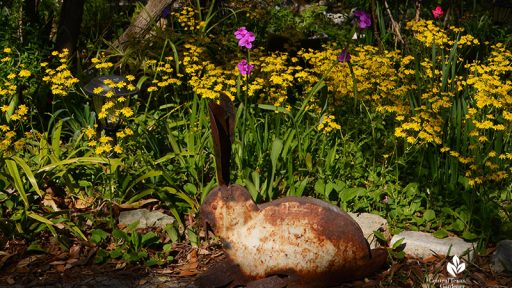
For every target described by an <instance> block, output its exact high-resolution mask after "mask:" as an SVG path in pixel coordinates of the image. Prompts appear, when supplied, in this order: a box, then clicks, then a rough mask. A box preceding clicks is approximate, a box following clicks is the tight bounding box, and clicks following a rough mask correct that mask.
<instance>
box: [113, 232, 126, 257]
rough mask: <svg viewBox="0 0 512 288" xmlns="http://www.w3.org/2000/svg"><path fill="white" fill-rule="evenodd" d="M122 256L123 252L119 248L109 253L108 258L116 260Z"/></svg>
mask: <svg viewBox="0 0 512 288" xmlns="http://www.w3.org/2000/svg"><path fill="white" fill-rule="evenodd" d="M112 234H113V233H112ZM124 254H125V252H124V251H123V250H122V249H121V248H116V249H115V250H113V251H111V252H110V257H111V258H114V259H116V258H119V257H121V256H123V255H124Z"/></svg>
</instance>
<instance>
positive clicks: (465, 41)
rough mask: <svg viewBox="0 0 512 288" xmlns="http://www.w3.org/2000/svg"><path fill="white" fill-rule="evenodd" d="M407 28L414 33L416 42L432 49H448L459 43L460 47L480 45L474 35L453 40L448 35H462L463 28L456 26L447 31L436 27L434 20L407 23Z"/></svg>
mask: <svg viewBox="0 0 512 288" xmlns="http://www.w3.org/2000/svg"><path fill="white" fill-rule="evenodd" d="M406 27H407V29H409V30H411V31H412V32H413V33H414V38H415V39H416V40H418V41H420V42H421V43H423V44H424V45H425V46H426V47H430V48H431V47H433V46H434V45H435V46H436V47H439V48H446V49H448V48H450V47H451V46H453V45H454V44H455V43H457V45H459V46H465V45H467V46H471V45H479V44H480V42H479V41H478V39H475V38H474V37H473V36H472V35H469V34H468V35H463V36H460V38H459V39H458V40H453V39H451V38H450V36H449V35H448V32H450V31H451V32H453V33H455V34H460V33H461V32H463V31H464V29H463V28H460V27H455V26H454V27H451V28H450V29H449V30H448V31H446V30H444V29H442V28H440V27H438V26H437V25H435V23H434V21H432V20H419V21H409V22H407V24H406Z"/></svg>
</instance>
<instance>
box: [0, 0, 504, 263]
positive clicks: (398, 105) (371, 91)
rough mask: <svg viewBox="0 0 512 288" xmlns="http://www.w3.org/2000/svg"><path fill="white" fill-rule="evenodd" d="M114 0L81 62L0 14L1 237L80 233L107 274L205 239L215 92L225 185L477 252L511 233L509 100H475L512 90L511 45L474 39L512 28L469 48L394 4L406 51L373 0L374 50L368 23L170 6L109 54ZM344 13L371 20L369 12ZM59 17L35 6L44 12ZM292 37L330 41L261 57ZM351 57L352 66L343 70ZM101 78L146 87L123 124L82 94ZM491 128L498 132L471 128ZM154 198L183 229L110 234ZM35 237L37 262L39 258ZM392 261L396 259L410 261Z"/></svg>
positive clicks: (86, 38) (480, 27) (483, 18)
mask: <svg viewBox="0 0 512 288" xmlns="http://www.w3.org/2000/svg"><path fill="white" fill-rule="evenodd" d="M43 2H45V1H43ZM49 2H51V3H53V2H52V1H49ZM107 2H108V1H102V0H95V1H89V2H87V7H88V8H87V9H90V10H87V12H86V14H85V15H84V28H91V29H89V30H87V29H85V31H86V33H84V35H82V36H83V39H82V40H81V41H82V45H83V46H82V47H80V49H79V51H82V52H83V56H84V57H83V58H82V59H81V60H80V61H78V63H77V64H78V68H77V69H72V68H70V67H71V63H70V62H68V58H69V57H70V56H69V55H67V53H65V52H63V51H56V52H54V53H50V52H47V51H46V49H47V48H43V47H42V44H37V45H41V46H37V45H36V44H33V45H34V46H33V47H30V48H27V47H24V46H23V45H22V44H21V43H17V42H11V40H12V39H11V38H12V35H15V34H16V33H17V31H16V30H17V28H19V27H17V26H16V24H15V23H17V22H15V21H14V22H13V19H14V20H16V19H18V18H17V17H18V16H17V15H16V14H15V13H13V11H15V9H18V8H19V5H21V4H20V2H17V1H14V2H12V3H13V4H12V6H9V7H7V8H2V10H1V11H0V14H1V16H2V17H1V18H0V19H2V20H0V21H1V22H0V23H2V24H5V25H4V26H3V27H6V29H7V32H0V36H1V38H0V43H2V44H3V45H4V46H3V47H2V48H9V49H6V50H3V49H2V51H0V59H5V60H3V61H2V62H0V68H2V69H0V76H2V79H7V80H6V81H4V82H3V83H0V91H1V92H2V97H1V98H0V105H1V106H2V107H1V108H2V112H1V113H2V114H1V115H0V116H1V117H0V125H2V126H1V127H0V128H1V130H2V131H1V132H0V133H1V134H0V135H1V137H2V138H1V139H0V140H1V141H0V143H1V144H0V146H1V152H0V163H1V167H0V231H1V232H2V234H3V235H9V237H13V238H18V237H26V238H28V239H31V240H33V239H37V237H38V235H40V234H41V233H43V232H45V233H46V232H49V233H51V234H53V235H55V236H56V235H61V234H63V236H62V237H63V239H64V238H68V239H69V238H73V237H75V238H81V239H89V240H90V241H91V242H92V243H94V244H95V245H97V246H98V247H99V248H100V249H99V250H98V254H97V255H96V260H97V261H98V262H100V263H102V262H106V261H109V260H110V259H123V260H125V261H126V262H132V263H145V264H146V265H149V266H151V265H157V264H162V263H166V262H168V261H172V260H173V256H172V255H173V243H175V242H176V241H183V240H185V239H186V241H188V242H190V243H191V244H192V245H193V246H199V245H200V241H201V239H200V234H199V233H198V231H197V230H196V228H195V227H190V225H189V224H190V223H188V222H187V221H184V219H185V215H194V216H195V215H197V212H198V210H199V207H200V203H201V202H202V201H203V200H204V198H205V197H206V195H207V194H208V192H209V191H210V190H211V189H213V187H215V186H216V184H217V182H216V176H215V174H214V173H215V169H214V156H213V147H212V145H213V144H212V141H211V139H210V130H209V129H210V128H209V118H208V110H207V103H208V102H209V101H216V100H217V99H218V95H219V93H221V92H223V93H226V94H228V95H229V96H232V97H233V98H234V101H233V102H234V105H235V107H236V109H237V112H236V113H237V114H236V117H237V126H236V135H235V141H234V144H233V155H232V156H233V157H232V167H231V168H232V170H233V172H232V176H231V177H232V178H231V179H232V181H233V182H236V183H240V184H242V185H244V186H245V187H247V189H248V190H249V192H250V193H251V196H252V197H253V198H254V199H255V200H256V201H258V202H261V201H270V200H273V199H276V198H279V197H284V196H314V197H317V198H320V199H323V200H325V201H328V202H330V203H333V204H335V205H338V206H340V207H341V208H342V209H344V210H348V211H356V212H363V211H365V212H373V213H377V214H380V215H382V216H385V217H386V218H387V219H388V220H389V222H390V225H391V226H392V232H394V233H396V232H399V231H400V230H403V229H409V230H422V231H430V232H435V234H434V235H435V236H436V237H440V238H442V237H446V236H448V235H450V234H457V235H460V236H461V237H463V238H465V239H467V240H470V241H480V242H481V243H485V242H486V241H489V240H492V241H494V240H497V239H498V238H500V237H506V235H510V233H512V227H511V226H510V220H511V215H512V208H511V207H512V205H511V203H512V196H511V192H510V191H511V189H510V188H511V187H512V186H511V182H510V176H507V177H503V178H499V177H501V176H500V175H504V174H499V173H498V172H500V171H505V172H506V173H508V174H507V175H509V174H510V172H509V170H510V167H511V165H510V159H509V158H507V157H509V156H507V155H510V153H512V151H511V147H512V146H511V145H510V143H511V142H510V133H511V130H510V128H509V126H506V125H505V124H508V122H510V119H507V117H510V116H509V115H510V114H507V113H511V112H510V105H509V104H510V103H508V102H507V103H505V102H506V101H502V102H500V103H501V104H502V107H499V106H492V105H483V106H482V107H480V106H478V103H479V101H482V99H484V98H482V97H484V96H485V95H482V94H481V91H484V89H483V87H489V85H490V83H491V82H486V79H488V78H486V77H490V78H492V79H493V80H495V81H497V82H492V84H493V85H495V84H496V83H499V85H498V84H496V85H498V86H496V87H495V86H492V87H495V88H496V89H494V91H495V93H502V94H499V95H498V94H492V95H493V97H495V98H496V99H498V100H499V101H501V100H502V99H507V97H508V96H510V95H509V94H510V89H509V85H510V80H507V79H508V78H507V76H509V74H510V70H507V69H510V68H509V66H510V65H508V66H507V65H505V64H506V63H507V62H506V61H510V60H511V59H510V55H509V53H510V49H509V46H507V44H506V43H505V44H501V46H496V45H494V44H495V43H494V42H492V43H490V44H488V45H487V44H483V43H484V42H483V41H484V40H485V39H487V40H492V38H493V37H495V38H496V37H497V38H499V39H500V40H503V41H504V42H506V41H510V37H509V36H507V35H509V34H507V33H506V32H507V31H508V30H507V29H508V28H506V27H505V26H503V27H502V26H500V28H498V29H495V27H494V25H496V24H495V23H494V22H493V21H492V20H491V18H490V17H491V16H489V15H480V14H478V13H476V12H475V13H474V14H472V15H471V19H470V20H469V21H467V22H462V23H461V24H464V25H463V26H465V27H467V28H466V31H477V32H475V33H476V34H474V35H473V36H478V38H479V40H480V39H481V41H480V42H479V43H480V44H475V43H476V42H475V41H469V40H471V38H462V37H464V36H465V32H464V33H463V31H459V30H453V29H448V28H446V27H444V26H443V25H442V24H441V22H432V23H430V24H428V23H427V22H425V21H421V22H415V23H413V24H409V25H408V26H407V27H405V25H406V24H405V23H406V22H407V21H406V20H410V19H413V17H414V13H413V12H415V11H414V9H412V8H411V7H409V6H407V5H408V4H407V3H405V4H403V3H402V4H401V3H398V2H396V3H392V4H391V7H390V11H391V12H392V13H395V14H398V15H396V16H397V17H396V18H395V20H396V19H401V21H402V19H403V21H402V22H401V23H402V25H403V26H402V27H398V29H401V30H400V31H401V32H402V34H401V35H402V36H403V37H405V38H406V39H407V41H406V42H404V43H403V44H399V43H401V42H400V41H399V40H398V39H397V38H395V37H397V35H395V34H393V33H395V32H393V31H394V30H392V29H389V27H390V26H389V25H391V23H390V21H391V20H390V18H389V15H388V12H387V11H386V10H385V9H384V8H383V7H381V6H380V2H379V5H377V7H375V9H376V11H374V13H375V15H376V17H377V21H378V23H374V25H377V28H378V29H377V31H378V32H379V34H380V40H381V43H378V42H377V41H378V40H377V37H376V36H377V35H372V33H374V32H375V31H372V32H370V31H368V30H367V31H365V33H366V34H365V35H366V38H365V39H364V40H354V41H353V42H349V41H352V40H350V39H351V36H352V34H353V32H354V31H355V30H354V29H356V28H355V27H354V26H355V25H354V23H352V22H351V20H348V22H347V23H345V24H342V25H341V26H335V25H333V24H332V23H330V22H328V21H327V20H326V19H325V17H324V15H323V12H324V10H325V9H327V8H326V7H320V6H315V5H313V6H310V7H309V8H306V9H303V10H301V12H298V11H293V10H292V9H291V8H290V7H282V8H281V9H279V10H278V9H275V8H273V7H270V8H268V7H267V8H265V9H266V10H265V9H263V11H259V10H257V9H244V8H240V7H235V6H233V8H226V7H224V8H222V6H221V8H219V9H218V10H217V8H216V6H215V5H214V3H213V1H212V2H211V6H208V7H199V6H197V5H198V4H194V6H191V7H188V8H187V9H183V10H182V11H172V12H174V13H171V14H169V15H168V16H167V17H166V19H163V20H162V21H160V22H158V23H157V22H156V21H155V23H153V24H154V25H153V27H152V31H151V34H150V35H149V36H148V37H147V38H146V39H144V41H142V42H140V43H134V44H133V46H131V47H129V48H128V49H127V50H126V51H114V50H112V49H110V50H109V49H108V47H106V46H105V45H104V42H103V40H106V42H109V41H111V40H112V38H109V39H103V37H104V35H111V36H112V37H115V35H118V34H120V32H121V30H120V29H121V28H123V27H124V25H125V24H126V23H127V20H129V19H130V17H131V16H130V15H132V14H133V15H134V14H135V13H137V12H136V11H132V10H133V7H130V8H126V10H123V13H119V15H117V16H115V17H112V16H113V14H116V13H114V12H117V10H116V9H111V8H112V7H114V6H112V5H115V3H114V4H110V2H109V3H107ZM347 2H348V1H347ZM351 2H358V4H359V7H361V8H366V9H368V11H369V10H370V9H369V8H370V7H368V6H366V7H365V6H364V5H365V4H366V2H364V1H351ZM388 2H389V1H388ZM0 3H2V1H0ZM116 3H117V2H116ZM198 3H199V2H198ZM53 4H55V3H53ZM117 4H118V3H117ZM409 4H410V3H409ZM17 5H18V6H17ZM48 5H49V4H48ZM55 5H56V4H55ZM467 5H468V4H466V6H464V7H463V8H465V9H468V8H467V7H469V6H467ZM102 8H105V9H102ZM260 8H261V7H260ZM342 8H343V9H342V10H343V11H345V10H346V12H348V11H350V9H351V8H352V7H348V4H347V7H342ZM55 9H56V7H53V6H52V5H49V6H45V7H44V9H43V11H44V13H43V12H41V11H40V12H41V13H42V14H40V15H41V17H42V18H41V19H43V20H44V19H48V18H49V17H50V14H51V11H53V10H55ZM123 9H124V8H123ZM423 9H424V10H422V11H420V12H421V13H422V14H421V15H422V17H423V18H425V19H426V18H427V17H430V14H429V13H430V11H429V9H430V8H428V7H424V8H423ZM98 11H99V12H101V13H96V12H98ZM183 11H185V12H186V13H184V12H183ZM187 11H188V12H187ZM475 11H477V10H475ZM258 13H260V14H261V15H262V18H258V17H255V15H260V14H258ZM369 13H370V12H369ZM185 14H186V15H185ZM4 16H5V17H4ZM263 16H264V17H263ZM256 19H261V21H258V20H256ZM18 20H19V19H18ZM372 20H373V19H372ZM448 21H450V20H448ZM117 22H119V23H117ZM120 23H122V24H120ZM163 23H165V25H164V24H163ZM410 23H412V22H410ZM415 25H418V26H415ZM421 25H423V26H421ZM241 26H246V27H247V28H248V30H251V31H255V32H256V36H257V40H256V42H255V46H257V47H258V49H252V50H250V51H246V50H242V49H241V48H239V47H237V41H236V39H234V36H233V33H234V29H232V27H241ZM372 28H373V27H372ZM288 29H290V30H295V31H296V32H299V33H298V34H297V35H299V34H301V35H299V36H301V37H304V36H306V34H308V36H309V34H315V33H320V32H321V33H325V34H327V35H328V36H329V37H330V39H333V42H336V43H338V45H339V46H336V44H335V43H332V44H329V45H327V46H324V47H323V48H321V49H320V50H317V51H304V50H302V51H295V52H297V53H290V54H288V53H270V52H268V51H265V49H261V48H260V47H261V46H265V44H264V43H265V39H264V37H266V36H267V35H271V33H283V32H284V33H285V34H286V33H287V32H288ZM414 29H416V30H414ZM372 30H373V29H372ZM491 30H492V31H491ZM336 31H338V32H336ZM435 31H437V32H438V33H439V34H436V35H435V36H436V37H430V38H429V37H428V36H432V33H434V32H435ZM359 32H361V31H359ZM437 32H436V33H437ZM290 35H291V34H290ZM421 36H425V37H424V38H421ZM438 36H446V37H447V39H450V40H452V41H454V42H449V40H447V42H445V43H444V42H440V43H437V42H435V43H433V44H432V43H428V39H434V38H435V39H442V38H443V37H438ZM443 39H444V38H443ZM461 39H465V41H466V42H465V43H461ZM362 41H364V42H362ZM395 41H396V42H395ZM457 41H458V42H457ZM492 41H494V40H492ZM10 43H16V46H14V45H13V46H12V47H10V45H11V44H10ZM468 43H469V44H468ZM18 44H19V45H18ZM364 44H371V45H373V46H366V45H364ZM400 45H401V47H400V48H401V49H400V50H401V52H398V51H396V50H395V47H398V46H400ZM492 45H494V46H492ZM508 45H509V44H508ZM8 46H9V47H8ZM381 46H382V47H381ZM491 46H492V47H491ZM22 47H24V48H22ZM343 48H345V49H348V50H347V51H348V52H349V53H350V54H351V55H352V60H351V61H350V63H346V62H344V63H340V62H337V61H336V57H337V56H338V55H339V53H341V51H342V50H341V49H343ZM383 48H387V50H388V51H384V49H383ZM500 57H502V58H500ZM242 58H245V59H246V60H248V61H250V63H252V64H254V65H255V68H254V70H253V72H252V73H251V75H250V76H246V77H242V76H241V75H239V73H238V71H237V70H236V69H237V68H236V67H237V64H238V62H239V61H240V59H242ZM43 59H46V60H45V61H43ZM475 59H477V60H478V62H474V61H473V60H475ZM47 62H48V63H47ZM406 62H407V63H406ZM44 63H46V64H44ZM500 63H501V64H502V66H500ZM503 63H505V64H503ZM508 63H510V62H508ZM41 64H43V66H41ZM27 71H28V72H27ZM482 71H483V72H482ZM507 71H508V72H507ZM493 73H494V74H493ZM500 73H501V74H500ZM507 73H508V74H507ZM75 74H76V75H75ZM106 74H120V75H124V76H126V77H128V76H130V77H129V78H130V79H131V80H129V83H124V85H132V86H133V87H132V88H135V87H137V88H138V89H139V92H138V93H137V94H136V95H133V96H132V97H130V98H127V99H124V100H123V101H125V102H124V103H126V106H123V107H122V108H119V109H117V108H116V109H115V111H113V116H116V117H119V122H118V125H116V126H115V127H114V128H115V129H112V128H111V127H106V125H105V124H104V123H105V121H103V120H102V119H104V118H105V117H106V116H105V115H104V113H102V112H104V111H101V110H100V111H95V110H94V107H93V105H92V100H91V99H89V96H87V95H86V94H84V93H83V91H82V90H81V86H83V85H84V84H85V83H87V82H88V81H89V80H90V79H91V78H92V77H93V76H96V75H106ZM132 75H133V76H132ZM77 81H81V82H80V83H77ZM507 81H508V82H507ZM507 85H508V86H507ZM507 89H508V90H507ZM491 92H492V91H491ZM493 93H494V92H493ZM507 93H508V94H507ZM489 95H490V94H489ZM445 96H446V99H448V100H446V99H445V98H443V97H445ZM493 103H496V102H493ZM25 108H26V109H25ZM472 109H475V110H472ZM505 112H506V113H505ZM489 115H490V116H489ZM507 115H508V116H507ZM110 116H112V115H110ZM487 120H488V121H490V122H491V124H492V126H493V127H494V128H489V127H487V128H478V129H477V127H478V126H479V125H481V123H484V121H487ZM507 121H508V122H507ZM485 123H487V122H485ZM500 124H501V125H503V127H504V129H502V126H499V125H500ZM109 129H110V130H109ZM399 129H402V130H399ZM437 129H439V130H437ZM113 130H115V131H113ZM433 131H435V133H434V132H433ZM475 131H476V132H475ZM421 132H424V133H425V134H421ZM472 132H473V133H472ZM475 133H476V134H475ZM482 136H484V137H486V138H485V139H484V138H479V137H482ZM435 137H438V138H435ZM479 139H484V140H485V141H483V140H482V141H481V140H479ZM438 140H439V141H438ZM475 147H476V148H475ZM455 152H457V153H455ZM466 161H469V162H467V163H466ZM473 164H474V165H476V168H475V167H472V166H471V165H473ZM507 169H508V170H507ZM507 171H508V172H507ZM493 175H494V176H493ZM491 176H493V177H494V178H491ZM486 177H487V178H486ZM495 180H496V181H495ZM498 180H499V181H498ZM479 181H481V182H482V183H478V182H479ZM478 184H483V185H478ZM144 201H150V202H144ZM78 203H81V204H80V205H78ZM84 203H85V204H84ZM148 203H153V204H154V205H159V207H162V208H163V209H165V210H166V211H169V213H170V214H172V215H173V216H174V217H175V218H176V225H173V226H169V227H167V228H166V229H164V231H137V230H136V229H134V227H131V226H130V227H128V228H127V229H126V230H120V229H118V228H117V227H116V226H115V222H116V219H114V217H113V216H112V215H113V211H114V210H116V209H117V208H118V207H120V205H126V206H128V207H139V206H141V205H146V204H148ZM153 204H152V205H153ZM126 206H125V207H126ZM92 211H95V212H92ZM87 223H89V224H87ZM90 223H92V227H93V228H91V226H90ZM488 223H497V224H499V225H488ZM100 227H101V228H100ZM102 229H104V230H102ZM107 231H108V232H107ZM376 235H377V237H378V238H380V239H381V240H384V237H383V235H380V237H379V236H378V233H376ZM63 239H61V240H62V241H63V242H64V241H66V240H63ZM163 239H168V241H167V242H165V241H164V240H163ZM169 239H170V240H169ZM112 243H113V244H114V245H113V246H109V244H112ZM36 244H37V243H35V244H34V245H33V247H31V249H32V250H33V251H38V250H40V249H39V248H41V247H39V246H38V245H36ZM398 245H399V244H398ZM38 247H39V248H38ZM396 248H398V246H397V247H393V248H392V250H393V251H394V250H396ZM392 257H395V258H397V259H402V258H403V252H402V253H401V252H400V251H394V252H393V254H392Z"/></svg>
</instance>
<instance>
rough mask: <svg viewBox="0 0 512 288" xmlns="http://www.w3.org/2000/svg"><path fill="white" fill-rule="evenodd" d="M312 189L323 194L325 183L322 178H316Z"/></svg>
mask: <svg viewBox="0 0 512 288" xmlns="http://www.w3.org/2000/svg"><path fill="white" fill-rule="evenodd" d="M314 189H315V192H316V193H318V194H324V191H325V183H324V180H322V179H318V180H317V181H316V182H315V186H314Z"/></svg>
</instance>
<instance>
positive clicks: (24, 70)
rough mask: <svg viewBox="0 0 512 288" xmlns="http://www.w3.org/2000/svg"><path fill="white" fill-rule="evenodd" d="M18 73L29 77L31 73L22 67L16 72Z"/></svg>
mask: <svg viewBox="0 0 512 288" xmlns="http://www.w3.org/2000/svg"><path fill="white" fill-rule="evenodd" d="M18 75H19V76H20V77H29V76H30V75H31V73H30V71H28V70H27V69H23V70H21V71H20V73H18Z"/></svg>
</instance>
